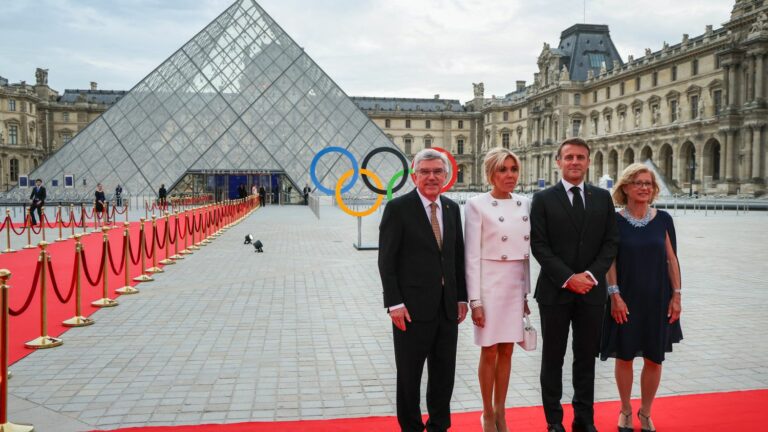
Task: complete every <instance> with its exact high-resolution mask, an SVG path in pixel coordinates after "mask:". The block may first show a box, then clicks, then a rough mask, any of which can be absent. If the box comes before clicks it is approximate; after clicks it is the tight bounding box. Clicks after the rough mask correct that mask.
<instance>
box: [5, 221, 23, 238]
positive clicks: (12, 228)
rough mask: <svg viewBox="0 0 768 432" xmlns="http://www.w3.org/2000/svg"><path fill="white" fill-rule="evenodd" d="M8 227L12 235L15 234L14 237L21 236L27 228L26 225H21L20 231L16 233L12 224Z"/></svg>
mask: <svg viewBox="0 0 768 432" xmlns="http://www.w3.org/2000/svg"><path fill="white" fill-rule="evenodd" d="M8 226H10V227H11V231H13V233H14V234H16V235H22V234H24V233H25V232H26V231H27V226H26V225H22V226H21V231H16V228H14V227H13V222H11V223H10V224H9V225H8Z"/></svg>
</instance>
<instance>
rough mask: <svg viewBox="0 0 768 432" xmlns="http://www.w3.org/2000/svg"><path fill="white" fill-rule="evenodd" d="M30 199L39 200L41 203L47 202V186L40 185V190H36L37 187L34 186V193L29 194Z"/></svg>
mask: <svg viewBox="0 0 768 432" xmlns="http://www.w3.org/2000/svg"><path fill="white" fill-rule="evenodd" d="M29 199H31V200H33V201H34V200H39V201H40V204H41V205H42V203H44V202H45V186H40V190H36V189H35V188H32V193H31V194H30V195H29Z"/></svg>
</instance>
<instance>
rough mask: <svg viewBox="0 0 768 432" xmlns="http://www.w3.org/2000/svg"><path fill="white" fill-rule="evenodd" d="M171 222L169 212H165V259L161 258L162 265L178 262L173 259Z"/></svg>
mask: <svg viewBox="0 0 768 432" xmlns="http://www.w3.org/2000/svg"><path fill="white" fill-rule="evenodd" d="M170 241H171V222H170V220H169V216H168V212H167V211H166V212H165V259H164V260H160V264H162V265H173V264H176V262H175V261H174V260H173V259H171V250H170V249H171V244H170Z"/></svg>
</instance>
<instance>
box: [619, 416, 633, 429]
mask: <svg viewBox="0 0 768 432" xmlns="http://www.w3.org/2000/svg"><path fill="white" fill-rule="evenodd" d="M633 431H634V426H633V425H632V411H630V412H627V413H625V412H624V411H619V432H633Z"/></svg>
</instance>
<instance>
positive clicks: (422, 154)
mask: <svg viewBox="0 0 768 432" xmlns="http://www.w3.org/2000/svg"><path fill="white" fill-rule="evenodd" d="M436 159H439V160H440V161H442V162H443V167H444V168H445V173H446V181H447V179H450V178H451V164H450V162H448V157H447V156H446V155H444V154H443V153H440V152H439V151H437V150H435V149H431V148H425V149H423V150H421V151H419V152H418V153H416V156H414V157H413V169H414V171H418V169H419V164H420V163H421V161H428V160H436Z"/></svg>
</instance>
